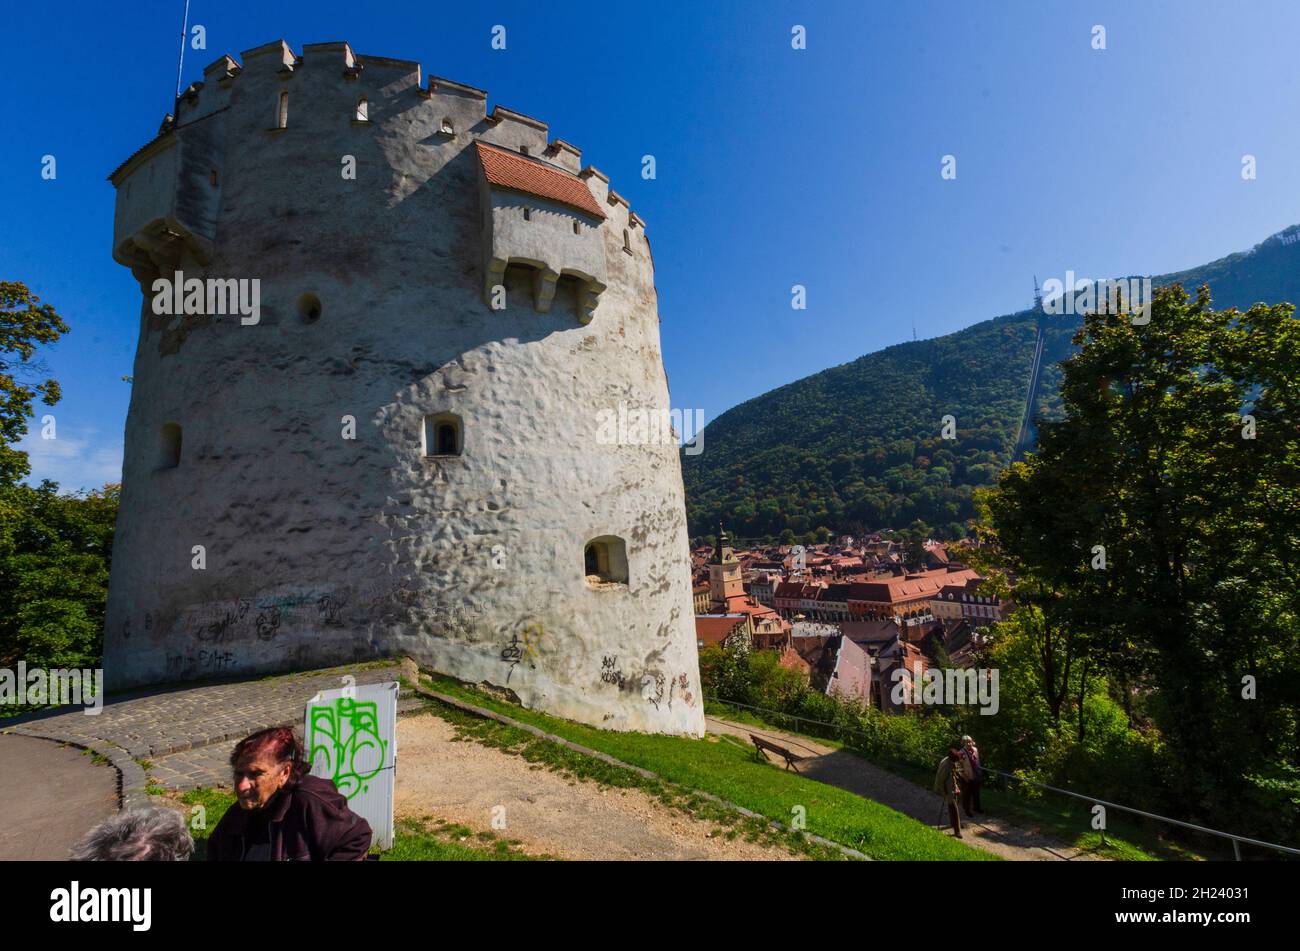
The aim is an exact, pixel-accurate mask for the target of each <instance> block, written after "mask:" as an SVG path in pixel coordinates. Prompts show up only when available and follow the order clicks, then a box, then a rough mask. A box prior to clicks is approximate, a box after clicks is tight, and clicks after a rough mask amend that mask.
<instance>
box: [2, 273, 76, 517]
mask: <svg viewBox="0 0 1300 951" xmlns="http://www.w3.org/2000/svg"><path fill="white" fill-rule="evenodd" d="M67 332H68V326H67V324H65V323H64V322H63V318H62V317H60V316H59V315H58V314H57V313H56V312H55V310H54V308H53V307H51V306H50V305H49V304H42V303H41V300H40V298H39V297H37V296H36V295H35V294H33V293H32V292H31V291H29V290H28V289H27V286H26V285H24V284H21V283H18V282H10V281H0V485H14V484H15V483H17V482H18V481H19V480H20V479H23V478H25V477H26V476H27V474H28V473H30V472H31V466H30V465H29V464H28V462H27V454H26V453H24V452H20V451H19V450H17V449H15V448H14V447H13V444H14V443H16V442H18V441H19V440H20V439H22V438H23V436H24V435H26V433H27V418H28V417H29V416H31V415H32V401H33V400H34V399H35V398H36V396H37V395H38V394H39V395H40V397H41V401H42V402H43V403H45V404H46V405H47V406H53V405H54V404H55V403H57V402H58V401H59V396H60V392H59V384H58V383H57V382H55V381H54V380H52V379H47V380H45V381H43V382H39V383H36V384H34V385H28V384H27V383H25V382H24V379H23V378H24V377H28V378H30V377H32V376H34V375H36V374H37V373H39V372H40V371H41V370H42V369H43V367H42V366H41V364H40V363H39V362H33V360H32V357H33V356H34V355H35V353H36V348H37V347H38V346H39V345H41V344H47V343H53V342H54V341H56V340H58V339H59V337H60V336H62V335H63V334H65V333H67ZM0 514H3V513H0Z"/></svg>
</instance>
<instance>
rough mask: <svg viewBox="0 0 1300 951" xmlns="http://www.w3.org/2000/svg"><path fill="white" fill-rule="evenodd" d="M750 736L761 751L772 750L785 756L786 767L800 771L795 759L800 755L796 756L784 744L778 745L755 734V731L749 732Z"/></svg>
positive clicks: (778, 754)
mask: <svg viewBox="0 0 1300 951" xmlns="http://www.w3.org/2000/svg"><path fill="white" fill-rule="evenodd" d="M749 738H750V739H751V740H753V741H754V746H755V747H756V748H757V749H758V751H759V752H760V753H762V751H763V750H771V751H772V752H773V753H775V754H776V755H777V756H783V757H785V768H786V769H793V770H794V771H795V772H796V773H797V772H799V767H797V766H795V765H794V764H795V760H797V759H799V757H797V756H795V755H794V754H793V753H791V752H790V751H789V750H787V749H786V748H785V747H784V746H777V745H776V744H775V743H772V742H770V741H768V740H765V739H763V738H762V737H761V736H755V735H754V734H753V733H751V734H749ZM764 758H766V757H764Z"/></svg>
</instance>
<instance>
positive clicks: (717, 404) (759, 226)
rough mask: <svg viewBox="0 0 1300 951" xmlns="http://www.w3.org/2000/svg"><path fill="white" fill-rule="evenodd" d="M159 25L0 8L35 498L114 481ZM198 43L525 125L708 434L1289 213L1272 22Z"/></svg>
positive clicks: (1004, 13) (780, 28)
mask: <svg viewBox="0 0 1300 951" xmlns="http://www.w3.org/2000/svg"><path fill="white" fill-rule="evenodd" d="M182 7H183V3H182V2H179V0H177V2H172V0H169V2H166V3H161V2H152V0H145V2H141V3H139V4H135V5H132V6H131V7H130V14H129V15H128V16H122V12H123V11H124V10H125V9H127V8H124V7H122V6H121V5H110V4H105V3H78V2H72V3H59V4H57V5H55V4H50V5H36V4H25V5H23V6H22V7H15V6H9V7H7V9H6V11H5V12H4V13H3V14H0V17H3V24H4V34H5V37H6V40H7V42H6V44H5V47H6V49H5V54H6V62H5V68H4V69H3V71H0V91H2V92H3V101H4V102H5V103H6V105H7V106H8V108H7V110H6V121H7V125H8V131H9V134H8V135H7V136H6V148H4V149H3V150H0V201H2V202H3V208H4V210H5V212H6V214H5V219H6V220H5V226H4V238H3V240H2V241H0V279H4V280H21V281H23V282H25V283H27V284H28V285H29V286H30V287H31V288H32V289H33V290H34V291H36V293H38V294H39V295H40V296H41V297H42V298H44V299H45V300H46V301H48V302H50V303H52V304H54V305H55V307H56V308H57V309H58V310H59V311H60V313H62V314H63V316H64V317H65V319H66V320H67V321H68V323H69V324H70V325H71V327H72V333H71V334H69V335H68V336H67V337H65V338H64V340H63V341H61V342H60V343H59V344H58V345H57V346H56V347H54V348H53V349H50V350H49V351H48V352H47V353H46V360H47V363H48V365H49V367H50V369H51V371H52V373H53V375H54V376H55V377H56V378H57V379H59V380H60V382H61V383H62V385H63V391H64V398H63V401H62V402H61V403H60V404H59V406H58V407H57V408H56V410H55V415H56V418H57V421H58V439H57V440H52V441H51V440H41V439H39V437H38V435H37V431H38V429H39V425H37V426H33V432H32V434H31V435H29V437H28V439H27V440H26V441H25V443H24V447H25V448H28V449H29V450H30V451H31V452H32V459H33V468H34V478H36V479H39V478H42V477H50V478H54V479H56V480H58V481H59V482H61V483H62V484H63V485H64V486H65V487H66V488H75V487H78V486H83V485H85V486H91V485H98V484H101V483H102V482H104V481H109V480H115V479H117V478H118V472H119V469H120V460H121V440H122V429H123V424H124V421H125V417H126V409H127V403H128V399H129V395H130V393H129V384H127V383H124V382H122V381H121V379H120V378H121V376H122V375H123V374H129V373H130V372H131V367H132V361H133V356H134V352H135V345H136V340H135V334H136V327H137V320H138V313H139V290H138V287H137V286H136V284H135V282H134V281H133V280H132V278H131V276H130V274H129V273H128V272H127V271H126V269H125V268H122V267H120V266H119V265H117V264H115V263H114V262H113V260H112V257H111V236H112V222H113V201H114V195H113V189H112V186H111V185H109V184H108V182H107V181H106V180H105V176H107V174H108V173H109V172H110V171H111V170H112V169H113V168H114V167H116V166H117V165H118V164H119V163H120V162H121V161H122V160H123V159H124V158H125V157H126V156H127V155H129V154H130V153H131V152H132V151H134V150H135V149H136V148H138V147H139V146H140V145H142V144H143V143H144V142H145V141H147V140H148V139H149V138H150V137H151V136H152V135H153V134H154V133H155V132H156V130H157V127H158V123H159V121H160V120H161V118H162V116H163V114H164V113H165V112H167V111H168V110H169V109H170V107H171V94H172V89H173V84H174V82H175V74H176V56H177V48H178V42H179V33H180V19H181V11H182ZM190 22H191V24H202V25H203V26H204V27H205V29H206V36H207V49H206V50H197V51H196V50H188V51H187V54H186V61H185V71H184V76H185V82H186V83H188V82H190V81H192V80H194V79H197V78H200V77H201V72H202V68H203V66H205V65H206V64H208V63H210V62H211V61H212V60H214V59H216V58H217V57H218V56H219V55H220V54H221V53H223V52H229V53H231V54H233V55H236V56H238V54H239V52H240V51H242V50H245V49H250V48H252V47H254V46H258V45H261V44H262V43H266V42H269V41H271V40H273V39H276V38H279V37H283V38H284V39H286V40H287V41H288V42H289V44H290V45H291V46H292V47H293V48H294V49H296V50H298V51H301V47H302V45H303V44H304V43H313V42H325V41H330V40H347V41H349V42H350V43H351V44H352V47H353V49H354V50H356V51H357V52H359V53H362V54H366V53H370V54H373V55H384V56H393V57H398V58H405V59H416V60H419V61H420V62H421V64H422V65H423V67H424V71H425V73H426V75H428V74H433V75H440V76H445V77H448V78H450V79H455V80H458V81H461V82H466V83H469V84H471V85H474V86H479V87H481V88H484V89H486V90H487V91H488V107H489V109H490V108H491V107H492V106H493V105H494V104H496V103H500V104H501V105H503V106H506V107H508V108H511V109H515V110H517V111H520V112H523V113H526V114H528V115H532V116H537V117H538V118H541V119H543V120H545V121H547V122H548V123H549V125H550V133H551V135H552V136H553V137H557V138H563V139H565V140H567V141H570V142H573V143H574V144H576V145H577V146H579V147H580V148H581V149H582V150H583V160H584V162H589V163H591V164H593V165H595V166H597V167H598V168H600V169H601V170H602V171H604V172H605V173H607V174H608V175H609V176H610V177H611V179H612V186H613V187H614V188H616V189H617V190H618V191H620V192H621V193H622V194H624V195H625V196H627V197H628V199H629V200H630V202H631V205H632V207H633V208H634V209H635V210H636V211H637V212H639V213H640V214H641V215H642V217H644V218H645V219H646V221H647V223H648V227H647V233H648V235H649V236H650V240H651V241H652V243H653V246H654V253H655V263H656V267H657V270H656V280H657V285H658V290H659V306H660V314H661V318H662V325H661V326H662V334H663V349H664V359H665V363H666V365H667V368H668V373H669V379H670V383H671V389H672V399H673V405H674V406H675V407H681V408H688V409H695V408H700V409H703V411H704V414H705V417H706V419H712V418H714V417H715V416H717V415H719V414H720V413H721V412H723V411H724V410H726V409H727V408H729V407H731V406H733V405H735V404H737V403H739V402H742V401H744V400H745V399H748V398H750V397H753V396H756V395H758V394H760V393H762V392H765V391H767V390H769V389H771V388H773V387H775V386H779V385H781V384H783V383H788V382H790V381H792V380H795V379H798V378H800V377H802V376H806V375H808V374H809V373H813V372H816V371H817V370H821V369H824V368H826V367H828V366H834V365H836V364H839V363H843V362H845V361H847V360H851V359H854V358H856V357H858V356H860V355H861V354H863V353H867V352H870V351H873V350H878V349H880V348H882V347H885V346H889V345H890V344H894V343H898V342H900V341H903V340H907V339H910V338H911V335H912V321H913V319H915V323H916V332H917V334H918V335H919V336H920V337H922V338H924V337H932V336H938V335H940V334H944V333H949V332H951V331H954V330H958V329H960V328H962V327H965V326H968V325H970V324H972V323H975V322H977V321H980V320H984V319H986V318H989V317H993V316H996V315H999V314H1003V313H1007V312H1010V311H1014V310H1018V309H1021V308H1023V307H1025V306H1027V305H1028V303H1029V302H1030V298H1031V293H1032V277H1033V275H1034V274H1035V273H1037V274H1038V276H1039V278H1040V280H1041V279H1045V278H1048V277H1052V276H1058V277H1063V276H1064V272H1065V271H1066V270H1067V269H1072V270H1074V271H1075V272H1076V273H1079V274H1086V275H1090V276H1093V277H1103V276H1107V275H1115V274H1128V273H1162V272H1168V271H1172V270H1177V269H1181V268H1185V267H1190V266H1193V265H1196V264H1201V263H1203V262H1205V261H1207V260H1211V259H1213V258H1216V257H1220V256H1222V255H1224V254H1227V253H1230V252H1233V251H1238V250H1245V249H1247V248H1249V247H1250V246H1252V245H1253V244H1255V243H1257V242H1258V241H1260V240H1262V239H1263V238H1264V237H1266V236H1268V235H1269V234H1272V233H1274V232H1276V231H1279V230H1281V229H1282V228H1284V227H1286V226H1288V225H1291V224H1295V223H1297V222H1300V69H1297V68H1296V65H1295V63H1296V60H1295V53H1294V50H1295V48H1296V46H1297V43H1300V4H1294V3H1289V2H1275V3H1263V2H1239V3H1234V4H1212V3H1209V2H1201V0H1184V2H1177V3H1174V2H1169V3H1160V2H1151V0H1147V2H1143V3H1141V4H1134V3H1123V2H1121V3H1109V2H1074V3H1063V2H1061V3H1058V2H1007V3H999V4H992V3H971V2H968V0H960V2H944V3H939V2H936V3H924V2H914V0H909V2H906V3H904V2H901V0H898V2H889V3H874V2H873V3H867V2H862V0H857V2H848V3H831V2H824V0H817V2H811V0H810V2H804V3H779V2H744V3H723V2H707V0H697V2H690V3H687V2H665V3H658V2H657V3H653V4H651V3H623V2H617V0H603V2H601V3H599V4H592V5H585V4H575V3H564V4H560V3H547V4H539V3H535V2H534V3H511V2H492V3H482V4H477V3H476V4H429V3H411V4H405V3H388V4H382V5H379V4H360V3H355V2H350V3H343V2H336V0H313V2H309V3H308V2H303V3H275V4H269V3H244V2H221V3H216V2H208V0H194V2H192V4H191V9H190ZM495 24H503V25H505V26H506V28H507V48H506V49H505V50H504V51H499V50H493V49H491V47H490V39H491V30H492V27H493V26H494V25H495ZM795 24H801V25H803V26H805V27H806V29H807V49H805V50H799V51H796V50H793V49H792V48H791V44H790V31H791V27H792V26H793V25H795ZM1094 25H1102V26H1104V27H1105V29H1106V46H1107V48H1106V49H1105V50H1094V49H1093V48H1092V28H1093V26H1094ZM46 154H52V155H54V156H55V157H56V160H57V162H58V177H57V179H55V180H54V181H43V180H42V179H41V176H40V170H41V159H42V156H43V155H46ZM645 154H653V155H654V156H655V158H656V163H657V178H656V179H655V180H653V181H645V180H642V178H641V177H640V171H641V156H642V155H645ZM1246 154H1250V155H1254V156H1255V157H1256V163H1257V178H1256V180H1254V181H1244V180H1243V179H1242V175H1241V168H1242V156H1243V155H1246ZM944 155H954V156H955V157H956V161H957V165H956V168H957V177H956V179H955V180H951V181H945V180H944V179H942V178H941V176H940V166H941V160H942V157H943V156H944ZM794 284H803V285H804V286H805V287H806V288H807V303H808V307H807V309H806V310H802V311H797V310H792V309H791V307H790V296H791V295H790V288H791V286H792V285H794ZM41 411H42V410H41V409H39V408H38V416H39V414H40V412H41ZM706 445H707V443H706Z"/></svg>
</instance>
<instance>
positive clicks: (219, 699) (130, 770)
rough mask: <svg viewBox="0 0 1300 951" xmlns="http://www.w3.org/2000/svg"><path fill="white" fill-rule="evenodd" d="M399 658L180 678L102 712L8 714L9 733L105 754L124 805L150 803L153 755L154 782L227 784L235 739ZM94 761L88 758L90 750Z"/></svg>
mask: <svg viewBox="0 0 1300 951" xmlns="http://www.w3.org/2000/svg"><path fill="white" fill-rule="evenodd" d="M401 672H402V668H401V666H400V665H398V664H393V665H391V666H383V667H368V668H365V669H361V670H358V669H356V668H353V667H336V668H332V669H330V670H321V671H311V672H308V673H303V674H286V675H284V676H281V677H268V678H263V679H260V680H245V681H236V682H229V681H226V682H219V683H209V684H178V685H172V686H169V687H160V688H154V689H148V690H142V691H136V692H132V693H126V694H116V695H113V696H111V697H109V698H108V699H107V700H106V701H105V702H104V708H103V711H102V712H101V713H99V714H97V715H94V716H87V715H86V714H85V713H84V712H83V710H82V709H81V708H80V707H78V708H76V710H74V711H72V712H60V711H58V710H53V711H41V712H39V713H34V714H27V715H25V716H22V717H17V718H14V719H12V720H6V721H3V725H4V729H3V730H2V731H0V739H4V738H5V737H4V734H6V733H9V734H17V735H21V736H29V737H40V738H43V739H47V740H55V741H61V742H67V743H72V744H74V745H76V746H79V747H84V748H86V749H90V750H93V751H95V752H97V753H101V754H103V755H104V756H105V757H107V758H108V759H109V761H110V762H111V763H112V765H113V766H114V767H116V769H117V770H118V773H119V774H120V776H121V801H122V806H123V808H133V807H135V806H139V805H147V804H148V795H147V793H146V792H145V783H146V775H145V772H146V771H145V769H144V767H143V766H142V765H141V764H140V762H139V761H140V760H144V761H147V762H149V763H150V764H151V765H150V767H149V770H148V773H149V775H150V777H152V778H153V779H154V780H155V781H158V782H162V783H163V784H164V785H172V786H174V787H175V788H178V789H186V788H192V787H193V786H200V785H213V784H214V783H224V784H225V785H229V782H230V777H229V772H230V769H229V766H228V762H229V756H230V742H229V741H234V740H238V739H242V738H243V737H245V736H247V735H248V734H249V733H253V732H255V731H257V730H261V729H264V728H266V727H269V726H281V725H287V724H301V723H302V717H303V708H304V707H305V705H306V702H307V700H308V699H310V698H311V697H312V696H313V695H314V694H315V693H316V692H317V691H319V690H326V689H332V688H336V687H341V686H343V682H342V680H341V678H342V676H343V675H344V674H348V673H350V674H352V675H353V676H354V677H356V682H357V683H358V684H368V683H380V682H382V681H386V680H394V679H396V678H397V676H398V675H399V674H401ZM86 759H87V760H89V757H86Z"/></svg>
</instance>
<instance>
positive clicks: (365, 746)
mask: <svg viewBox="0 0 1300 951" xmlns="http://www.w3.org/2000/svg"><path fill="white" fill-rule="evenodd" d="M307 749H308V751H309V756H310V758H311V774H312V775H313V776H328V777H330V778H331V779H333V780H334V785H335V786H337V787H338V789H339V792H341V793H343V795H344V796H346V797H347V798H348V799H351V798H352V797H353V796H355V795H356V794H357V793H358V792H365V791H366V790H368V789H369V788H370V787H369V786H367V785H366V781H367V780H370V779H373V778H374V777H375V776H377V775H378V774H379V771H380V770H381V769H383V768H384V754H385V753H386V752H387V751H388V744H386V743H385V742H384V741H383V740H382V739H380V737H379V706H378V704H375V703H373V702H366V703H358V702H357V701H355V700H352V699H350V698H348V697H339V698H338V699H337V700H334V701H333V702H332V703H330V704H328V705H321V706H313V707H312V708H311V711H310V713H309V716H308V722H307Z"/></svg>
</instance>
